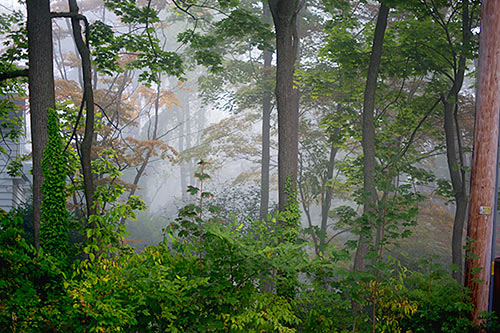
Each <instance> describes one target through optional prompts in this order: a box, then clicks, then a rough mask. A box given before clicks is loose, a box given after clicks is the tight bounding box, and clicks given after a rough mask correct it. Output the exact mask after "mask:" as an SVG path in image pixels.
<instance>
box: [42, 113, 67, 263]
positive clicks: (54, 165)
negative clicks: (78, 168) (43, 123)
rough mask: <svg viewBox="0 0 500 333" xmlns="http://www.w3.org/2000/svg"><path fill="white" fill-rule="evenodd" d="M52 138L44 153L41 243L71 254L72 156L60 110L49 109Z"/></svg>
mask: <svg viewBox="0 0 500 333" xmlns="http://www.w3.org/2000/svg"><path fill="white" fill-rule="evenodd" d="M48 131H49V140H48V142H47V146H46V148H45V150H44V152H43V160H42V172H43V176H44V182H43V184H42V195H43V201H42V207H41V225H40V239H41V246H42V247H43V249H44V251H46V253H48V254H50V255H52V256H59V257H61V258H65V257H67V256H68V254H69V253H68V251H69V243H68V231H69V216H68V211H67V210H66V199H67V198H68V192H67V190H66V176H67V174H68V158H67V156H66V152H65V151H64V144H63V140H62V136H61V133H60V129H59V120H58V116H57V112H56V111H55V110H53V109H50V110H49V111H48Z"/></svg>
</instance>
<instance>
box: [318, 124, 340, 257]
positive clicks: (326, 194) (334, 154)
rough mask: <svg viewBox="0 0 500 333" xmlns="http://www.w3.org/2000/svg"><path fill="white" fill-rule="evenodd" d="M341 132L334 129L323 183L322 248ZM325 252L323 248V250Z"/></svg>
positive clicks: (324, 242) (324, 241)
mask: <svg viewBox="0 0 500 333" xmlns="http://www.w3.org/2000/svg"><path fill="white" fill-rule="evenodd" d="M339 133H340V129H338V128H336V129H335V130H334V134H333V135H332V136H331V137H330V139H331V140H332V142H331V146H330V158H329V161H328V170H327V172H326V179H325V184H324V185H323V187H324V189H323V192H324V195H323V200H322V202H321V225H320V229H321V231H323V232H324V233H325V238H324V239H320V247H321V248H322V247H323V246H324V245H325V244H326V231H327V229H328V213H329V212H330V207H331V204H332V198H333V188H332V186H330V184H329V183H330V180H331V179H332V178H333V170H334V168H335V158H336V157H337V152H338V151H339V148H338V147H337V146H336V145H335V142H334V140H335V138H336V137H337V136H338V134H339ZM321 252H323V250H321Z"/></svg>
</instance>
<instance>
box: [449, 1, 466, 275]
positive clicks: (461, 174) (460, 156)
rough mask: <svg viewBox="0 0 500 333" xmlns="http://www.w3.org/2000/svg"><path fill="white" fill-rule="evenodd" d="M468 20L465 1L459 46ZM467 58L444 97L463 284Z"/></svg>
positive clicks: (455, 256)
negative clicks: (461, 110) (462, 114)
mask: <svg viewBox="0 0 500 333" xmlns="http://www.w3.org/2000/svg"><path fill="white" fill-rule="evenodd" d="M470 29H471V18H470V17H469V10H468V1H464V2H463V4H462V36H463V37H462V38H463V41H462V45H467V44H468V43H469V41H470V39H471V34H472V32H471V31H470ZM466 59H467V58H466V56H465V54H464V52H462V53H461V54H460V56H459V57H458V61H457V67H456V68H455V76H454V82H453V85H452V87H451V88H450V91H449V92H448V95H447V96H446V97H444V98H443V101H442V102H443V106H444V132H445V137H446V157H447V161H448V171H449V173H450V179H451V185H452V188H453V193H454V197H455V204H456V209H455V218H454V222H453V232H452V263H453V264H455V265H456V266H457V267H458V270H457V271H454V272H453V273H452V275H453V277H454V278H455V280H457V281H458V282H459V283H460V284H462V283H463V262H464V259H463V233H464V226H465V217H466V212H467V203H468V198H467V193H466V191H467V187H466V185H467V182H466V171H465V169H464V166H465V162H464V151H463V147H462V144H461V140H462V139H461V137H462V133H461V131H460V128H459V123H458V116H457V113H458V97H459V93H460V90H461V89H462V85H463V82H464V76H465V70H466Z"/></svg>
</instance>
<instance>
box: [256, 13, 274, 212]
mask: <svg viewBox="0 0 500 333" xmlns="http://www.w3.org/2000/svg"><path fill="white" fill-rule="evenodd" d="M263 19H264V22H265V23H269V22H270V19H271V12H270V11H269V7H268V6H266V5H265V4H264V9H263ZM272 60H273V52H271V51H269V50H264V79H267V77H268V76H269V74H270V73H269V72H270V68H271V62H272ZM271 100H272V95H271V92H268V91H266V93H265V95H264V96H263V98H262V161H261V172H260V175H261V176H260V213H259V218H260V219H261V220H264V219H266V218H267V214H268V212H269V164H270V159H271V142H270V140H271V139H270V138H271V135H270V134H271V133H270V132H271Z"/></svg>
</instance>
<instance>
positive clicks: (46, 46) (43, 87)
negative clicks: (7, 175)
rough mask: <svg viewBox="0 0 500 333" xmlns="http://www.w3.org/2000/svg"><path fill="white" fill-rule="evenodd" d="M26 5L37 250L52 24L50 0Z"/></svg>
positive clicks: (37, 245)
mask: <svg viewBox="0 0 500 333" xmlns="http://www.w3.org/2000/svg"><path fill="white" fill-rule="evenodd" d="M26 8H27V13H28V20H27V31H28V60H29V72H28V83H29V102H30V114H31V117H30V118H31V145H32V159H33V231H34V235H33V236H34V241H35V248H36V249H37V251H38V249H39V248H40V219H41V214H40V207H41V204H42V182H43V177H42V166H41V161H42V155H43V150H44V149H45V146H46V144H47V140H48V136H49V134H48V128H47V110H48V109H49V108H55V97H54V68H53V49H52V23H51V17H50V2H49V0H37V1H26Z"/></svg>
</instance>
